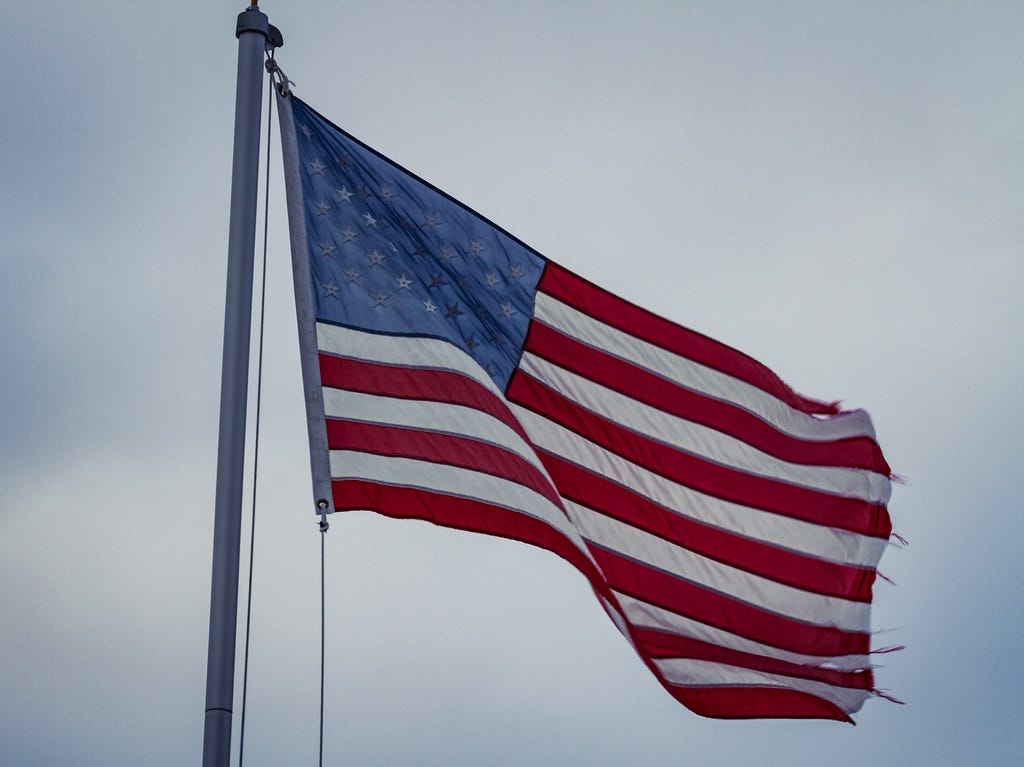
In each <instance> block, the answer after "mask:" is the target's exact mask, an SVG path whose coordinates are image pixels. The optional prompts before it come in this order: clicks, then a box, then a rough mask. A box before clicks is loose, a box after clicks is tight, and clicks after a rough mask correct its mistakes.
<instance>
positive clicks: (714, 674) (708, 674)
mask: <svg viewBox="0 0 1024 767" xmlns="http://www.w3.org/2000/svg"><path fill="white" fill-rule="evenodd" d="M654 665H655V666H657V667H658V670H659V671H661V673H662V674H663V675H664V677H665V679H666V681H668V682H669V683H670V684H673V685H676V686H678V687H778V688H782V689H788V690H799V691H800V692H806V693H809V694H811V695H815V696H817V697H819V698H824V699H825V700H827V701H829V702H830V703H834V704H835V705H836V706H838V707H839V708H840V709H841V710H843V711H845V712H846V713H847V714H852V713H854V712H855V711H859V710H860V707H861V706H862V705H863V704H864V701H865V700H867V699H868V698H870V697H871V693H870V692H868V691H867V690H851V689H849V688H847V687H836V686H835V685H831V684H828V683H826V682H816V681H813V680H810V679H799V678H797V677H792V676H784V675H782V674H769V673H767V672H764V671H754V670H752V669H748V668H741V667H739V666H730V665H728V664H725V663H715V662H714V661H707V660H692V659H689V658H665V659H663V660H655V661H654Z"/></svg>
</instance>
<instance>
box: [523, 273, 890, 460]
mask: <svg viewBox="0 0 1024 767" xmlns="http://www.w3.org/2000/svg"><path fill="white" fill-rule="evenodd" d="M534 318H535V319H536V320H538V321H539V322H543V323H544V324H545V325H548V326H550V327H552V328H553V329H555V330H557V331H559V332H560V333H563V334H565V335H567V336H570V337H572V338H575V339H576V340H578V341H581V342H582V343H584V344H586V345H588V346H591V347H594V348H596V349H598V350H600V351H604V352H607V353H608V354H611V355H613V356H615V357H619V358H621V359H624V360H626V361H628V362H631V363H633V364H634V365H639V366H640V367H642V368H646V369H647V370H649V371H651V372H652V373H655V374H656V375H659V376H661V377H662V378H666V379H668V380H670V381H673V382H674V383H676V384H678V385H680V386H684V387H686V388H687V389H692V390H693V391H697V392H700V393H702V394H706V395H707V396H709V397H714V398H716V399H720V400H724V401H726V402H732V403H734V404H736V405H738V406H740V407H742V408H743V409H745V410H748V411H749V412H751V413H754V414H755V415H758V416H760V417H761V418H763V419H764V420H766V421H768V423H770V424H772V425H773V426H775V427H776V428H777V429H779V430H780V431H784V432H785V433H786V434H789V435H791V436H793V437H799V438H800V439H806V440H814V441H831V440H836V439H844V438H846V437H861V436H864V437H871V438H872V439H873V438H874V436H875V431H874V427H873V426H872V425H871V418H870V417H869V416H868V414H867V413H866V412H865V411H863V410H855V411H852V412H849V413H840V414H838V415H834V416H829V417H827V418H820V417H816V416H812V415H809V414H807V413H803V412H801V411H799V410H796V409H795V408H792V407H790V406H789V405H787V404H786V403H784V402H782V401H781V400H779V399H778V398H776V397H773V396H772V395H771V394H768V393H767V392H765V391H764V390H762V389H759V388H757V387H756V386H753V385H752V384H748V383H747V382H745V381H741V380H739V379H738V378H733V377H732V376H730V375H727V374H726V373H722V372H719V371H717V370H714V369H713V368H710V367H707V366H706V365H701V364H700V363H698V362H694V361H693V360H690V359H687V358H686V357H682V356H680V355H678V354H675V353H674V352H670V351H667V350H665V349H662V348H661V347H659V346H655V345H654V344H652V343H649V342H647V341H643V340H641V339H639V338H636V337H634V336H631V335H629V334H628V333H625V332H623V331H621V330H618V329H617V328H613V327H612V326H610V325H606V324H605V323H603V322H601V321H599V320H595V319H594V318H593V317H589V316H587V315H586V314H584V313H583V312H580V311H579V310H577V309H574V308H573V307H571V306H569V305H568V304H564V303H562V302H561V301H559V300H558V299H556V298H553V297H551V296H549V295H547V294H546V293H542V292H539V291H538V293H537V297H536V299H535V301H534Z"/></svg>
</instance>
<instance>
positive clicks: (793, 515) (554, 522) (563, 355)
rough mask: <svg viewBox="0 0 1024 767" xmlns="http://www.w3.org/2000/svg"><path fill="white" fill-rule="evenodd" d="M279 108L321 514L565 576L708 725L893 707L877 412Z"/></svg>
mask: <svg viewBox="0 0 1024 767" xmlns="http://www.w3.org/2000/svg"><path fill="white" fill-rule="evenodd" d="M278 102H279V105H280V114H281V125H282V143H283V145H284V156H285V176H286V183H287V190H288V206H289V219H290V228H291V239H292V257H293V266H294V272H295V292H296V304H297V308H298V314H299V317H298V321H299V336H300V349H301V355H302V363H303V380H304V385H305V393H306V404H307V417H308V425H309V434H310V455H311V463H312V469H313V485H314V494H315V498H316V499H317V500H318V503H319V504H320V506H319V508H318V511H324V512H326V513H332V512H334V511H347V510H360V509H361V510H373V511H376V512H379V513H381V514H385V515H388V516H392V517H402V518H414V519H421V520H428V521H430V522H434V523H436V524H439V525H444V526H448V527H453V528H459V529H462V530H471V531H476V532H482V533H488V534H491V535H497V536H502V537H506V538H511V539H515V540H519V541H523V542H526V543H530V544H533V545H535V546H539V547H541V548H544V549H547V550H550V551H552V552H554V553H556V554H558V555H560V556H562V557H564V558H565V559H566V560H567V561H568V562H570V563H571V564H572V565H574V566H575V567H576V568H577V569H578V570H579V571H580V572H582V573H583V575H585V576H586V577H587V578H588V579H589V581H590V584H591V585H592V587H593V590H594V592H595V594H596V595H597V598H598V599H599V600H600V602H601V604H602V606H603V607H604V609H605V610H606V611H607V613H608V615H609V616H610V617H611V619H612V621H613V622H614V624H615V625H616V626H617V627H618V629H619V630H620V631H621V632H622V633H623V634H624V635H625V637H626V638H627V640H628V641H629V642H630V643H631V644H632V645H633V647H634V648H635V649H636V652H637V653H638V655H639V656H640V658H641V659H642V660H643V661H644V662H645V663H646V664H647V666H648V667H649V668H650V670H651V671H652V672H653V673H654V675H655V676H656V677H657V678H658V680H659V681H660V682H661V684H662V685H663V686H664V687H665V689H666V690H667V691H668V692H669V693H670V694H671V695H672V696H674V697H675V698H676V699H678V700H679V701H680V702H682V703H683V704H684V705H685V706H686V707H687V708H689V709H691V710H692V711H695V712H697V713H699V714H702V715H705V716H713V717H722V718H744V717H788V718H826V719H838V720H843V721H852V720H851V719H850V714H852V713H853V712H855V711H857V710H859V709H860V707H861V705H862V704H863V702H864V701H865V700H866V699H867V698H868V697H870V696H871V695H873V694H875V693H876V690H875V688H874V682H873V676H872V670H871V669H872V663H871V660H870V656H871V653H872V648H871V630H870V609H871V599H872V587H873V584H874V582H875V576H876V570H875V568H876V566H877V564H878V560H879V558H880V557H881V555H882V552H883V551H884V550H885V548H886V546H887V544H888V540H889V537H890V534H891V525H890V521H889V515H888V512H887V510H886V503H887V502H888V499H889V494H890V469H889V466H888V464H887V463H886V461H885V458H884V457H883V455H882V452H881V450H880V449H879V446H878V444H877V442H876V440H875V434H874V430H873V427H872V425H871V421H870V419H869V417H868V415H867V413H865V412H863V411H860V410H855V411H846V412H843V411H840V410H839V409H838V407H837V406H836V405H835V404H828V403H823V402H817V401H814V400H811V399H808V398H806V397H803V396H801V395H799V394H797V393H795V392H794V391H793V390H792V389H791V388H789V387H788V386H787V385H786V384H785V383H783V382H782V380H781V379H780V378H778V377H777V376H776V375H775V374H774V373H772V372H771V371H770V370H768V369H767V368H766V367H764V366H763V365H761V364H760V363H758V362H756V361H755V360H753V359H751V358H750V357H748V356H746V355H744V354H742V353H741V352H738V351H736V350H735V349H732V348H730V347H728V346H725V345H723V344H720V343H718V342H716V341H713V340H712V339H710V338H708V337H706V336H703V335H701V334H699V333H695V332H693V331H691V330H688V329H686V328H684V327H681V326H679V325H676V324H674V323H672V322H669V321H668V320H665V319H663V318H661V317H659V316H657V315H654V314H652V313H650V312H648V311H645V310H644V309H641V308H639V307H637V306H635V305H633V304H631V303H629V302H627V301H625V300H623V299H621V298H619V297H617V296H615V295H613V294H612V293H610V292H608V291H606V290H603V289H602V288H600V287H597V286H596V285H594V284H592V283H590V282H588V281H587V280H585V279H583V278H581V277H578V276H577V275H575V274H573V273H572V272H570V271H569V270H567V269H565V268H563V267H561V266H559V265H558V264H555V263H554V262H552V261H549V260H548V259H546V258H544V257H543V256H541V255H540V254H539V253H537V252H536V251H534V250H533V249H531V248H530V247H528V246H527V245H525V244H524V243H522V242H521V241H519V240H518V239H516V238H515V237H513V236H512V235H510V234H509V233H508V232H506V231H504V230H503V229H501V228H500V227H498V226H496V225H495V224H493V223H491V222H490V221H488V220H487V219H486V218H484V217H483V216H481V215H479V214H478V213H475V212H474V211H472V210H470V209H469V208H468V207H466V206H465V205H463V204H462V203H460V202H458V201H456V200H454V199H453V198H451V197H449V196H448V195H447V194H445V193H444V192H442V191H440V190H438V189H437V188H435V187H434V186H432V185H431V184H429V183H427V182H426V181H424V180H422V179H420V178H418V177H417V176H415V175H413V174H412V173H410V172H408V171H406V170H405V169H403V168H401V167H400V166H398V165H397V164H395V163H394V162H392V161H390V160H388V159H387V158H385V157H384V156H383V155H381V154H380V153H378V152H376V151H375V150H373V149H371V148H370V147H368V146H367V145H365V144H363V143H362V142H360V141H358V140H357V139H355V138H353V137H352V136H350V135H349V134H347V133H346V132H345V131H343V130H341V129H340V128H338V127H337V126H335V125H333V124H332V123H331V122H329V121H328V120H326V119H325V118H324V117H322V116H321V115H319V114H318V113H317V112H315V111H314V110H313V109H311V108H310V107H309V106H307V105H306V104H304V103H303V102H302V101H300V100H299V99H297V98H295V97H294V96H289V97H285V98H281V99H279V100H278Z"/></svg>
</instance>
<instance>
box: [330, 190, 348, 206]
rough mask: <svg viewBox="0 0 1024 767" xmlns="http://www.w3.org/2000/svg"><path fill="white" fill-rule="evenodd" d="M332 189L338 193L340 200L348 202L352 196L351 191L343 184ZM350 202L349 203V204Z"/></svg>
mask: <svg viewBox="0 0 1024 767" xmlns="http://www.w3.org/2000/svg"><path fill="white" fill-rule="evenodd" d="M334 191H335V192H337V193H338V199H339V200H341V202H348V201H349V199H350V198H351V197H352V192H350V191H349V190H348V188H347V187H344V186H343V187H342V188H341V189H335V190H334ZM351 204H352V203H349V205H351Z"/></svg>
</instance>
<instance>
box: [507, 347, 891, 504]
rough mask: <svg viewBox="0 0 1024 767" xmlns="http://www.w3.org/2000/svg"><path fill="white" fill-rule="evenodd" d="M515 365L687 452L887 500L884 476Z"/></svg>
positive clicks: (577, 379)
mask: <svg viewBox="0 0 1024 767" xmlns="http://www.w3.org/2000/svg"><path fill="white" fill-rule="evenodd" d="M519 367H520V368H521V369H522V370H523V371H524V372H526V373H527V374H529V375H531V376H533V377H534V378H536V379H538V380H540V381H542V382H543V383H545V384H547V385H548V386H550V387H551V388H553V389H554V390H555V391H557V392H558V393H559V394H562V395H563V396H565V397H568V398H569V399H571V400H574V401H576V402H578V403H579V404H580V405H582V406H583V407H585V408H586V409H588V410H590V411H591V412H593V413H596V414H597V415H600V416H603V417H604V418H607V419H609V420H611V421H612V422H614V423H616V424H618V425H620V426H622V427H623V428H625V429H628V430H630V431H633V432H636V433H638V434H642V435H644V436H645V437H650V438H652V439H656V440H659V441H661V442H663V443H666V444H668V445H669V446H671V447H673V448H675V449H677V450H683V451H685V452H687V453H689V454H690V455H694V456H697V457H699V458H703V459H706V460H709V461H714V462H715V463H718V464H720V465H723V466H726V467H728V468H730V469H735V470H738V471H742V472H745V473H747V474H755V475H757V476H761V477H767V478H769V479H776V480H779V481H782V482H788V483H790V484H796V485H800V486H803V487H808V488H811V489H814V490H820V491H823V492H827V493H833V494H836V495H841V496H845V497H850V498H860V499H861V500H864V501H868V502H870V503H883V504H884V503H887V502H888V500H889V495H890V492H891V490H890V484H889V480H888V479H887V478H886V477H884V476H882V475H881V474H878V473H876V472H872V471H865V470H863V469H850V468H843V467H838V466H807V465H803V464H796V463H789V462H788V461H783V460H780V459H778V458H775V457H774V456H771V455H769V454H768V453H765V452H762V451H761V450H758V449H757V448H755V447H752V446H751V445H749V444H747V443H746V442H743V441H742V440H740V439H736V438H735V437H732V436H729V435H728V434H724V433H722V432H720V431H717V430H716V429H712V428H709V427H707V426H703V425H701V424H698V423H694V422H692V421H688V420H686V419H685V418H680V417H679V416H675V415H671V414H669V413H666V412H664V411H663V410H659V409H658V408H656V407H652V406H650V405H647V404H645V403H643V402H640V401H638V400H635V399H633V398H632V397H628V396H626V395H624V394H620V393H619V392H616V391H613V390H612V389H609V388H607V387H605V386H602V385H601V384H598V383H595V382H593V381H590V380H589V379H587V378H584V377H583V376H580V375H577V374H576V373H573V372H571V371H569V370H566V369H564V368H562V367H559V366H558V365H555V364H553V363H551V362H548V361H547V360H544V359H541V358H539V357H537V356H535V355H533V354H530V353H526V354H524V355H523V358H522V361H521V362H520V364H519Z"/></svg>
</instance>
